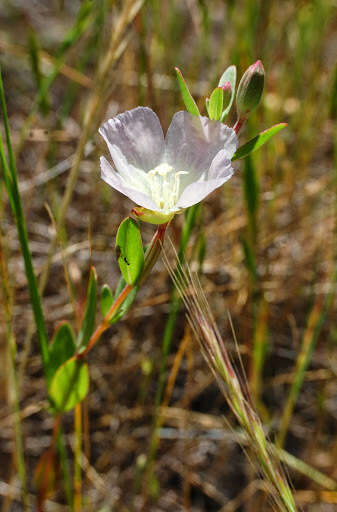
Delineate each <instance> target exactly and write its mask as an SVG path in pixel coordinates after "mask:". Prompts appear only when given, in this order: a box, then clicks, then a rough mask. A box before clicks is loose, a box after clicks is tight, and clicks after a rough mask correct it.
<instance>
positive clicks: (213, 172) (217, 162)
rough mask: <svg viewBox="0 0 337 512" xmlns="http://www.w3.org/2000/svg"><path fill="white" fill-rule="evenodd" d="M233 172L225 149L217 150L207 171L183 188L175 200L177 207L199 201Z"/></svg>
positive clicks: (185, 206)
mask: <svg viewBox="0 0 337 512" xmlns="http://www.w3.org/2000/svg"><path fill="white" fill-rule="evenodd" d="M233 172H234V170H233V167H232V165H231V161H230V159H229V158H228V154H227V151H226V150H222V151H219V153H218V154H217V155H215V157H214V158H213V161H212V162H211V165H210V168H209V170H208V171H207V173H205V174H203V175H202V176H201V178H200V179H199V180H198V181H195V182H194V183H191V184H190V185H188V186H187V187H186V188H185V190H183V192H182V194H181V196H180V198H179V200H178V202H177V206H178V207H179V208H187V207H188V206H192V205H193V204H196V203H199V202H200V201H201V200H202V199H204V198H205V197H206V196H208V195H209V194H210V193H211V192H213V190H215V189H216V188H218V187H220V186H221V185H223V184H224V183H225V182H226V181H227V180H229V178H231V176H232V175H233Z"/></svg>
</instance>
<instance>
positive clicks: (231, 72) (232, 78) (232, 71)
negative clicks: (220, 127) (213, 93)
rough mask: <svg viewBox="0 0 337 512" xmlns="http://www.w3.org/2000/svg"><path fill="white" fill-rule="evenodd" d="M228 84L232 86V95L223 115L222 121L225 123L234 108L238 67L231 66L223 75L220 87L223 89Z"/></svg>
mask: <svg viewBox="0 0 337 512" xmlns="http://www.w3.org/2000/svg"><path fill="white" fill-rule="evenodd" d="M226 82H229V83H230V84H231V88H232V94H231V97H230V100H229V103H228V105H227V106H226V108H225V110H224V111H223V113H222V116H221V121H224V119H225V117H226V116H227V115H228V113H229V111H230V109H231V108H232V105H233V101H234V97H235V86H236V66H229V67H228V68H227V69H226V71H225V72H224V73H223V75H222V76H221V78H220V80H219V84H218V87H223V86H224V85H225V83H226Z"/></svg>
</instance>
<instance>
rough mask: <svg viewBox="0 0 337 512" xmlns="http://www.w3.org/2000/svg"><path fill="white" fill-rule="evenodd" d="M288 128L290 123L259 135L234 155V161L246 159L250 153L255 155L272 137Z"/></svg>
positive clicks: (279, 125)
mask: <svg viewBox="0 0 337 512" xmlns="http://www.w3.org/2000/svg"><path fill="white" fill-rule="evenodd" d="M286 126H288V123H279V124H275V125H274V126H272V127H271V128H268V129H267V130H265V131H263V132H261V133H259V135H257V136H256V137H254V138H253V139H251V140H249V141H248V142H246V144H243V146H241V147H239V149H238V150H237V151H236V152H235V153H234V155H233V157H232V160H239V159H240V158H245V157H246V156H247V155H249V154H250V153H254V151H257V150H258V149H259V148H260V147H261V146H263V144H265V143H266V142H268V140H269V139H270V138H271V137H273V136H274V135H276V133H278V132H279V131H281V130H283V128H285V127H286Z"/></svg>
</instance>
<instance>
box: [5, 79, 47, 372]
mask: <svg viewBox="0 0 337 512" xmlns="http://www.w3.org/2000/svg"><path fill="white" fill-rule="evenodd" d="M0 105H1V111H2V116H3V121H4V127H5V135H6V142H7V150H8V159H9V163H8V164H7V160H6V156H5V150H4V145H3V140H2V137H1V135H0V159H1V164H2V168H3V173H4V176H5V184H6V188H7V193H8V196H9V198H10V204H11V207H12V212H13V216H14V219H15V222H16V226H17V232H18V238H19V242H20V247H21V252H22V256H23V259H24V264H25V272H26V276H27V281H28V288H29V293H30V297H31V303H32V307H33V313H34V319H35V323H36V329H37V332H38V337H39V343H40V352H41V356H42V363H43V368H44V372H45V375H46V378H47V381H49V371H48V361H49V352H48V341H47V330H46V325H45V320H44V315H43V311H42V305H41V299H40V294H39V290H38V286H37V280H36V277H35V273H34V268H33V262H32V255H31V252H30V249H29V242H28V235H27V229H26V221H25V217H24V214H23V209H22V203H21V197H20V192H19V187H18V179H17V170H16V164H15V158H14V153H13V147H12V143H11V136H10V129H9V122H8V116H7V108H6V99H5V91H4V87H3V82H2V75H1V71H0Z"/></svg>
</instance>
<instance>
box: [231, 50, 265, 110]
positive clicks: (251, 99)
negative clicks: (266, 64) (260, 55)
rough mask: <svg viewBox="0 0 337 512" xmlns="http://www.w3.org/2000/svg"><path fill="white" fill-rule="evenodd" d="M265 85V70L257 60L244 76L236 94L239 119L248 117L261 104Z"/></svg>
mask: <svg viewBox="0 0 337 512" xmlns="http://www.w3.org/2000/svg"><path fill="white" fill-rule="evenodd" d="M263 85H264V68H263V65H262V62H261V61H260V60H257V61H256V62H255V63H254V64H252V65H251V66H249V68H248V69H247V70H246V71H245V73H244V74H243V76H242V78H241V80H240V83H239V87H238V91H237V94H236V108H237V111H238V115H239V118H242V117H246V116H247V115H248V114H249V113H250V112H251V111H252V110H254V108H256V107H257V106H258V104H259V103H260V99H261V95H262V91H263Z"/></svg>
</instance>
